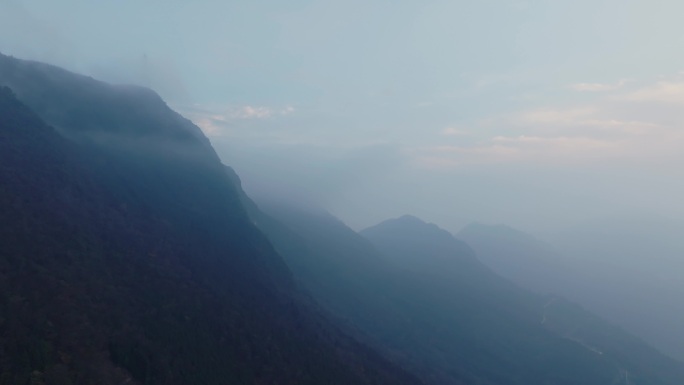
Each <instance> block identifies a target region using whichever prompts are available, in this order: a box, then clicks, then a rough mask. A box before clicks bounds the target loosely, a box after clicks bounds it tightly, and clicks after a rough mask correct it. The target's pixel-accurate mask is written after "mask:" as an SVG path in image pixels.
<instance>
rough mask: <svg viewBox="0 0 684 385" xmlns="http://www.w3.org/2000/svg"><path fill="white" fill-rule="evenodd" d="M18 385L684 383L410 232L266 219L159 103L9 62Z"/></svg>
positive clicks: (5, 98)
mask: <svg viewBox="0 0 684 385" xmlns="http://www.w3.org/2000/svg"><path fill="white" fill-rule="evenodd" d="M0 87H1V88H0V139H1V140H0V215H1V218H2V221H0V245H2V248H1V251H0V385H5V384H7V385H9V384H30V385H38V384H58V385H59V384H90V383H101V384H116V385H118V384H312V385H313V384H340V385H342V384H378V385H379V384H421V383H422V384H434V385H461V384H463V385H518V384H520V385H523V384H525V385H528V384H553V385H565V384H567V385H571V384H572V385H580V384H582V385H594V384H596V385H604V384H616V385H620V384H624V385H634V384H643V385H670V384H671V385H678V384H680V383H681V379H683V378H684V365H682V364H681V363H679V362H677V361H675V360H674V359H671V358H669V357H667V356H665V355H663V354H661V353H659V352H658V351H657V350H655V349H653V348H651V347H650V346H648V345H647V344H646V343H644V342H642V341H641V340H639V339H637V338H635V337H633V336H631V335H630V334H628V333H626V332H624V331H622V330H621V329H619V328H617V327H614V326H612V325H611V324H609V323H607V322H605V321H603V320H602V319H600V318H599V317H596V316H594V315H593V314H591V313H589V312H587V311H586V310H584V309H582V308H581V307H579V306H578V305H576V304H574V303H572V302H569V301H567V300H565V299H563V298H561V297H559V296H556V295H553V294H549V293H546V294H538V293H534V292H532V291H528V290H526V289H524V288H522V287H520V285H519V284H517V283H514V282H511V281H509V280H507V279H506V278H504V277H502V276H501V275H500V274H497V273H496V272H495V271H493V270H492V269H490V268H489V267H487V266H486V265H485V264H483V263H482V261H481V260H480V259H479V257H478V255H477V253H476V251H475V250H473V248H471V246H469V245H468V244H466V243H464V242H462V241H461V240H459V239H457V238H455V237H454V236H452V235H451V234H450V233H448V232H446V231H445V230H443V229H440V228H439V227H438V226H436V225H434V224H429V223H426V222H424V221H422V220H420V219H418V218H415V217H411V216H405V217H401V218H397V219H392V220H388V221H385V222H383V223H380V224H378V225H376V226H373V227H371V228H368V229H366V230H363V231H361V232H355V231H353V230H352V229H350V228H349V227H347V226H346V225H345V224H344V223H343V222H341V221H340V220H339V219H337V218H335V217H333V216H332V215H330V214H329V213H327V212H325V211H323V210H310V209H302V208H299V207H295V206H292V205H276V204H269V203H268V202H259V203H255V202H254V201H252V200H251V199H250V197H249V196H247V194H246V193H245V192H244V191H243V190H242V188H241V185H240V179H239V177H238V175H237V174H236V173H235V171H234V170H232V169H231V168H230V167H227V166H226V165H224V164H222V163H221V161H220V159H219V157H218V156H217V155H216V153H215V152H214V150H213V149H212V147H211V144H210V142H209V140H208V139H207V138H206V137H205V136H204V134H203V133H202V131H201V130H200V129H199V128H198V127H197V126H195V125H194V124H193V123H192V122H190V121H189V120H187V119H185V118H183V117H182V116H180V115H179V114H177V113H175V112H174V111H172V110H171V109H170V108H169V107H168V106H167V105H166V104H165V102H164V101H163V100H162V99H161V98H160V97H159V96H158V95H157V94H155V93H154V92H153V91H151V90H148V89H145V88H140V87H136V86H125V85H111V84H107V83H103V82H100V81H98V80H95V79H92V78H89V77H85V76H81V75H77V74H73V73H70V72H68V71H65V70H63V69H60V68H57V67H54V66H51V65H47V64H43V63H37V62H31V61H24V60H19V59H15V58H12V57H8V56H4V55H0Z"/></svg>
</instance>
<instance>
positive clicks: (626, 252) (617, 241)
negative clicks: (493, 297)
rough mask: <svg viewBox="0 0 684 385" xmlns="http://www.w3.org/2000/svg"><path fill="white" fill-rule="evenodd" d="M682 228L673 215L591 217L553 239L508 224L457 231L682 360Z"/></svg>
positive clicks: (518, 276)
mask: <svg viewBox="0 0 684 385" xmlns="http://www.w3.org/2000/svg"><path fill="white" fill-rule="evenodd" d="M683 230H684V227H683V226H682V225H681V224H677V223H676V222H673V221H667V220H658V219H650V220H644V219H641V220H620V221H600V222H596V223H586V224H584V225H582V226H577V227H575V228H572V229H568V230H565V231H563V232H562V233H560V234H557V235H556V236H555V237H554V238H555V239H554V241H553V246H552V244H551V243H546V242H543V241H541V240H539V239H536V238H534V237H532V236H531V235H528V234H525V233H523V232H521V231H518V230H515V229H511V228H510V227H506V226H487V225H481V224H473V225H470V226H466V227H465V228H464V229H463V230H462V231H460V232H459V233H458V237H459V238H461V239H463V240H465V241H466V242H468V244H470V245H472V246H473V248H474V249H475V250H477V253H478V256H479V258H480V259H481V260H482V261H483V262H484V263H485V264H487V265H488V266H490V267H491V268H492V269H493V270H495V271H497V272H498V273H500V274H501V275H502V276H504V277H507V278H509V279H511V280H512V281H514V282H516V283H518V284H520V285H521V286H524V287H527V288H530V289H532V290H535V291H538V292H542V293H556V294H560V295H562V296H564V297H566V298H568V299H571V300H573V301H576V302H578V303H580V304H582V305H583V306H584V307H586V308H587V309H589V310H591V311H592V312H594V313H596V314H598V315H600V316H601V317H604V318H605V319H607V320H609V321H611V322H613V323H615V324H616V325H620V326H621V327H623V328H625V329H626V330H628V331H629V332H631V333H633V334H635V335H637V336H639V337H641V338H643V339H645V340H646V341H647V342H649V343H650V344H652V345H653V346H655V347H657V348H659V349H660V350H662V351H663V352H665V353H667V354H670V355H672V356H673V357H675V358H678V359H680V360H682V359H684V336H682V333H681V325H682V323H683V322H684V306H682V304H681V300H680V299H681V298H682V295H684V284H682V283H681V279H680V278H679V272H680V271H681V268H682V262H681V261H680V260H679V256H680V255H681V253H682V252H684V243H683V242H681V240H680V235H681V233H682V231H683Z"/></svg>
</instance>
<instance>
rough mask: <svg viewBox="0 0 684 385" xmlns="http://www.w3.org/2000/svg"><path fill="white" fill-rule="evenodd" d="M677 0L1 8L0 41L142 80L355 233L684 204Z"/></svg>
mask: <svg viewBox="0 0 684 385" xmlns="http://www.w3.org/2000/svg"><path fill="white" fill-rule="evenodd" d="M683 12H684V4H683V3H681V2H677V1H674V0H662V1H629V2H625V1H617V0H607V1H587V0H580V1H572V2H570V1H564V2H558V1H542V0H533V1H478V2H466V1H458V2H455V1H424V2H413V1H398V2H389V1H376V2H362V1H356V0H353V1H337V0H334V1H332V0H331V1H325V2H323V1H318V2H314V1H305V0H300V1H291V2H287V4H283V3H282V2H278V1H271V0H259V1H252V2H247V1H243V2H221V1H215V0H212V1H209V0H200V1H194V2H191V3H188V2H182V1H159V0H151V1H146V2H139V1H131V0H122V1H116V2H114V1H102V2H96V3H95V2H88V1H85V0H65V1H60V2H53V1H45V0H24V1H20V0H0V52H3V53H5V54H9V55H13V56H16V57H20V58H25V59H34V60H40V61H45V62H49V63H52V64H56V65H60V66H64V67H66V68H68V69H71V70H74V71H78V72H81V73H85V74H88V75H90V76H93V77H96V78H99V79H103V80H107V81H111V82H122V83H135V84H141V85H144V86H149V87H151V88H153V89H155V90H156V91H158V92H159V93H160V94H161V95H162V96H163V97H164V98H165V99H166V100H167V101H168V102H169V103H170V104H171V105H172V106H173V107H174V108H175V109H177V110H178V111H179V112H181V113H182V114H184V115H185V116H187V117H188V118H190V119H192V120H193V121H194V122H195V123H196V124H197V125H199V126H200V127H201V128H202V129H203V130H204V132H205V133H206V135H207V136H208V137H209V138H210V139H211V141H212V143H213V145H214V147H215V148H216V150H217V152H218V153H219V155H220V156H221V157H222V159H223V160H224V161H225V163H226V164H228V165H230V166H232V167H234V168H235V169H236V171H237V172H238V173H239V174H240V176H241V177H242V179H243V182H244V186H245V189H246V190H247V192H248V193H250V194H253V195H255V196H257V197H258V196H263V195H271V197H272V195H274V194H273V192H277V194H276V195H279V196H281V197H285V198H287V199H296V200H304V201H307V202H309V203H312V204H316V205H320V206H322V207H325V208H327V209H329V210H330V211H331V212H333V213H334V214H335V215H337V216H339V217H340V218H341V219H343V220H344V221H345V222H347V223H348V224H349V225H350V226H352V227H354V228H355V229H360V228H364V227H366V226H369V225H372V224H374V223H377V222H379V221H381V220H383V219H386V218H389V217H396V216H400V215H403V214H406V213H410V214H414V215H417V216H419V217H421V218H423V219H425V220H428V221H431V222H435V223H437V224H439V225H441V226H443V227H445V228H447V229H450V230H452V231H456V230H458V229H459V228H460V227H461V226H463V225H464V224H466V223H468V222H471V221H475V220H477V221H482V222H489V223H507V224H510V225H512V226H516V227H519V228H522V229H525V230H530V231H535V232H543V231H546V230H548V229H549V228H557V227H561V226H566V225H572V224H575V223H581V222H584V221H589V220H594V219H600V218H602V217H624V216H654V217H669V218H673V219H675V220H682V214H683V213H684V201H683V200H682V199H681V197H682V196H684V167H681V166H682V165H684V152H683V151H681V149H682V148H684V132H683V131H682V127H684V108H683V107H684V72H682V70H684V64H682V63H684V49H682V48H684V47H683V46H684V25H682V24H681V22H680V15H681V14H682V13H683Z"/></svg>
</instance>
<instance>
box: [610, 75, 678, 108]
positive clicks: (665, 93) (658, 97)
mask: <svg viewBox="0 0 684 385" xmlns="http://www.w3.org/2000/svg"><path fill="white" fill-rule="evenodd" d="M618 98H619V99H622V100H626V101H632V102H656V103H672V104H684V81H682V80H673V81H661V82H658V83H657V84H655V85H652V86H648V87H644V88H642V89H639V90H636V91H633V92H630V93H627V94H625V95H622V96H619V97H618Z"/></svg>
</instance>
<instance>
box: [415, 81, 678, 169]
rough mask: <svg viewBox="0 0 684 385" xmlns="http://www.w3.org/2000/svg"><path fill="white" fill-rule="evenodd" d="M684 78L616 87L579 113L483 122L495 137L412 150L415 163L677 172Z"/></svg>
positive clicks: (569, 109) (560, 109)
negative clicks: (601, 164) (655, 168)
mask: <svg viewBox="0 0 684 385" xmlns="http://www.w3.org/2000/svg"><path fill="white" fill-rule="evenodd" d="M680 77H681V74H680V75H675V76H673V77H672V78H671V79H667V80H660V81H657V82H653V83H652V84H645V85H642V86H641V87H639V88H632V89H629V90H628V89H621V90H619V91H617V88H618V86H620V87H621V86H622V85H621V84H618V85H612V87H613V89H615V90H616V92H613V93H611V94H609V95H605V96H600V97H599V98H597V99H595V100H593V101H591V102H586V101H584V102H583V103H582V104H580V105H577V104H574V105H573V104H572V103H563V102H557V103H556V105H555V106H554V105H553V103H550V104H549V105H547V106H544V107H541V108H534V107H532V108H530V109H528V110H523V111H518V112H514V113H511V114H508V115H504V116H500V117H498V118H488V119H484V120H482V121H481V122H480V123H479V125H478V127H480V128H481V130H480V131H481V132H482V133H484V132H488V133H490V136H489V137H484V138H483V137H480V138H479V141H472V140H471V141H468V142H465V143H459V144H458V145H454V146H451V145H450V146H444V145H441V144H437V145H432V146H430V145H425V146H423V147H420V148H416V149H414V151H413V155H414V159H415V161H416V163H417V164H418V165H419V166H420V167H427V168H450V167H455V168H463V167H470V166H474V165H490V166H496V167H507V166H509V165H514V164H528V165H529V164H536V165H544V166H549V167H553V166H558V165H567V164H573V165H585V166H589V165H590V164H593V163H595V162H611V163H610V164H613V165H615V166H616V167H617V166H619V167H626V165H628V164H633V165H639V166H643V165H646V164H649V165H652V166H655V165H658V167H661V170H674V169H675V168H679V167H678V165H681V164H682V162H684V153H682V151H681V148H683V147H684V111H682V108H681V106H680V105H682V104H684V80H681V79H680ZM587 88H589V87H587ZM599 88H601V87H594V89H596V90H598V89H599ZM604 89H607V88H606V87H604ZM547 103H548V102H547ZM462 133H463V131H462V129H461V128H459V127H450V128H446V129H445V130H443V131H442V134H443V135H447V136H448V135H460V134H462ZM471 139H475V138H474V137H471Z"/></svg>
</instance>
